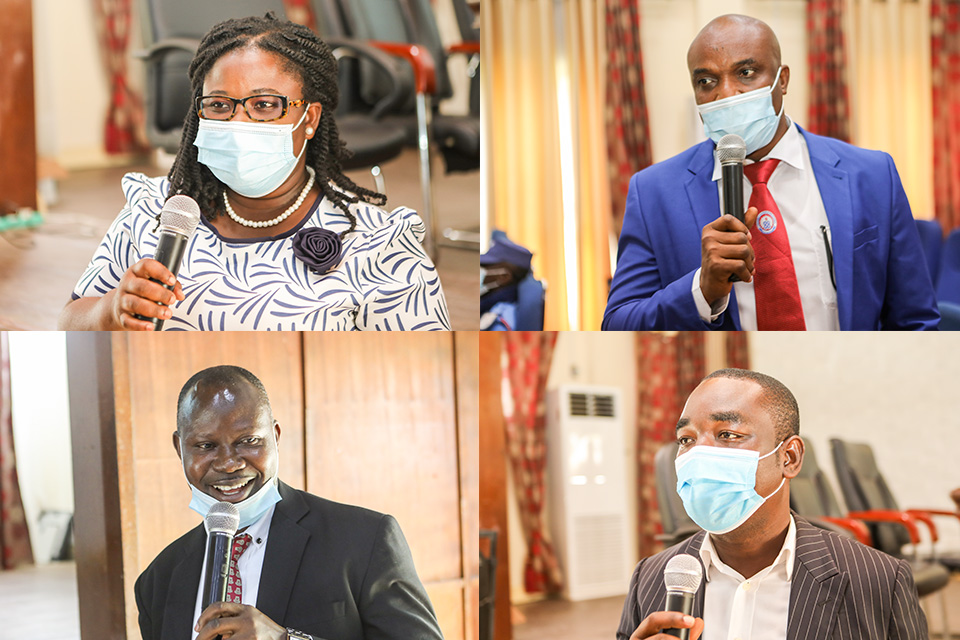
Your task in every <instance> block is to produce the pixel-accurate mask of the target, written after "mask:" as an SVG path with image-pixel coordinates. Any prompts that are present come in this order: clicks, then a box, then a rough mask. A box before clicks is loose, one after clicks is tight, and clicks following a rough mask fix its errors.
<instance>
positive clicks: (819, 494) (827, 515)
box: [790, 442, 950, 597]
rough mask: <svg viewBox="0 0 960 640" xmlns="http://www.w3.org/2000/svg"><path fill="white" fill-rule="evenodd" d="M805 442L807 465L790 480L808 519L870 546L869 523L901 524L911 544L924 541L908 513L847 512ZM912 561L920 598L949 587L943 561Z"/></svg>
mask: <svg viewBox="0 0 960 640" xmlns="http://www.w3.org/2000/svg"><path fill="white" fill-rule="evenodd" d="M804 444H805V447H804V452H803V466H802V467H801V468H800V473H799V474H798V475H797V477H795V478H794V479H793V480H791V481H790V508H791V509H793V510H794V511H796V512H797V513H798V514H799V515H801V516H803V517H804V518H808V519H812V518H816V519H819V520H822V521H825V522H828V523H831V524H834V525H837V526H839V527H843V528H844V529H846V530H848V531H849V532H850V533H852V534H853V535H854V536H855V537H856V539H857V540H858V541H859V542H862V543H863V544H865V545H868V546H874V544H873V537H872V536H871V534H870V530H869V528H868V527H867V525H866V524H865V522H886V523H900V524H902V525H903V527H904V528H905V529H906V531H907V533H908V534H909V535H910V536H911V538H910V541H911V543H913V544H914V545H916V544H918V543H919V542H920V537H919V531H917V529H916V527H915V526H911V523H912V522H913V521H914V520H915V519H914V518H912V517H911V516H909V515H907V514H904V513H900V512H896V511H887V510H870V511H860V512H858V513H849V514H846V515H845V514H844V512H843V511H842V510H841V508H840V505H839V503H838V502H837V498H836V494H835V493H834V491H833V487H832V486H831V485H830V482H829V480H828V479H827V476H826V475H825V474H824V473H823V470H822V469H821V468H820V465H819V464H818V463H817V456H816V454H815V452H814V450H813V446H812V445H811V444H810V443H809V442H805V443H804ZM914 548H916V547H914ZM884 551H886V549H884ZM888 553H889V552H888ZM908 560H910V562H911V564H910V568H911V569H912V570H913V580H914V582H915V583H916V585H917V592H918V593H919V594H920V597H924V596H926V595H929V594H932V593H934V592H936V591H940V590H941V589H943V588H944V587H946V586H947V583H948V582H949V580H950V573H949V572H948V571H947V570H946V569H945V568H944V567H943V566H941V565H940V564H939V563H935V562H928V561H925V560H918V559H913V560H911V559H909V558H908Z"/></svg>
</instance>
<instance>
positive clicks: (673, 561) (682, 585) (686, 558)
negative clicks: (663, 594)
mask: <svg viewBox="0 0 960 640" xmlns="http://www.w3.org/2000/svg"><path fill="white" fill-rule="evenodd" d="M701 580H703V567H702V566H700V561H699V560H697V559H696V558H694V557H693V556H691V555H687V554H686V553H680V554H677V555H675V556H673V557H672V558H670V561H669V562H667V566H666V568H665V569H664V570H663V583H664V584H665V585H666V587H667V591H684V592H686V593H696V592H697V589H699V588H700V581H701Z"/></svg>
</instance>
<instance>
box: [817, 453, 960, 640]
mask: <svg viewBox="0 0 960 640" xmlns="http://www.w3.org/2000/svg"><path fill="white" fill-rule="evenodd" d="M830 448H831V452H832V454H833V464H834V467H835V468H836V471H837V481H838V482H839V483H840V491H841V492H842V493H843V498H844V501H845V502H846V503H847V508H848V509H849V514H848V515H849V516H850V517H852V518H860V519H869V516H870V515H875V514H877V513H887V514H899V515H898V516H896V515H895V516H894V517H900V518H902V519H901V521H900V522H890V521H883V520H878V521H876V522H874V523H872V524H870V525H869V526H870V529H871V536H872V537H873V540H874V543H875V546H876V548H877V549H880V550H881V551H884V552H886V553H889V554H890V555H892V556H896V557H900V558H902V557H904V556H903V553H902V549H903V547H904V546H905V545H907V544H913V554H912V558H907V559H908V560H909V561H910V563H911V565H912V566H914V567H920V566H923V565H925V564H930V565H931V566H935V567H939V568H940V569H941V576H942V577H941V578H940V580H941V581H942V582H943V585H944V586H945V585H946V584H947V582H948V581H949V573H948V569H952V570H957V569H958V568H960V563H958V558H957V557H956V556H941V555H939V554H938V553H937V551H936V541H937V539H938V534H937V529H936V526H935V525H934V523H933V519H932V518H931V516H933V515H946V516H950V517H955V518H956V517H960V516H958V514H957V513H956V512H952V511H940V510H936V509H923V510H918V509H908V510H906V511H901V510H900V507H899V506H898V505H897V501H896V500H895V499H894V497H893V493H892V492H891V491H890V488H889V486H888V485H887V482H886V480H885V479H884V478H883V474H881V473H880V469H879V468H878V467H877V461H876V458H874V455H873V449H872V448H871V447H870V445H867V444H861V443H852V442H845V441H843V440H840V439H838V438H832V439H831V440H830ZM911 522H912V525H911ZM921 522H922V523H923V524H924V525H926V527H927V529H928V530H929V532H930V537H931V540H932V541H933V548H934V552H933V555H932V556H930V557H928V558H921V557H920V556H919V553H918V551H917V544H918V542H919V534H918V532H917V529H918V527H917V523H921ZM916 574H917V569H916V568H915V569H914V575H916ZM917 588H918V591H919V590H920V583H919V581H918V583H917ZM921 595H923V594H922V593H921ZM940 595H941V603H942V607H943V629H944V634H945V636H946V637H949V634H950V632H949V625H948V622H947V615H946V599H945V597H944V594H943V591H941V592H940Z"/></svg>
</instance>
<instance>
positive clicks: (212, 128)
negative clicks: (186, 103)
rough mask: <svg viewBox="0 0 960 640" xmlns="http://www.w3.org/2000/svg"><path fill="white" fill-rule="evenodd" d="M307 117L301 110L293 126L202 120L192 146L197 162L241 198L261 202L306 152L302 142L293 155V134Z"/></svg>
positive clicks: (282, 180) (305, 145) (304, 144)
mask: <svg viewBox="0 0 960 640" xmlns="http://www.w3.org/2000/svg"><path fill="white" fill-rule="evenodd" d="M307 106H308V107H309V105H307ZM306 117H307V112H306V110H304V112H303V116H302V117H301V118H300V120H299V122H297V124H296V125H293V124H270V123H268V122H234V121H232V120H205V119H203V118H201V119H200V128H199V129H198V130H197V139H196V140H194V142H193V144H194V145H195V146H196V147H197V149H198V151H197V160H198V161H199V162H201V163H203V164H205V165H207V167H209V168H210V171H212V172H213V175H215V176H217V178H218V179H219V180H220V182H222V183H223V184H225V185H227V186H228V187H230V188H231V189H233V190H234V191H236V192H237V193H239V194H240V195H242V196H246V197H248V198H262V197H263V196H265V195H267V194H268V193H271V192H273V191H275V190H276V189H277V188H278V187H279V186H280V185H281V184H283V183H284V181H285V180H286V179H287V178H289V177H290V174H291V173H293V169H294V168H295V167H296V166H297V162H299V160H300V156H302V155H303V152H304V150H305V149H306V148H307V142H306V141H304V143H303V147H302V148H301V149H300V153H299V154H296V155H294V153H293V132H294V130H295V129H297V128H298V127H299V126H300V124H301V123H303V120H304V118H306Z"/></svg>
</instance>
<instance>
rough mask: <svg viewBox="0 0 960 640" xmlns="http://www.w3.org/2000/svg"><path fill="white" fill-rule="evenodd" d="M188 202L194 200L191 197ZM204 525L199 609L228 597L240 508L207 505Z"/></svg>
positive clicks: (219, 503)
mask: <svg viewBox="0 0 960 640" xmlns="http://www.w3.org/2000/svg"><path fill="white" fill-rule="evenodd" d="M191 202H193V201H192V200H191ZM203 526H204V528H205V529H206V530H207V559H206V562H205V567H204V578H203V598H202V599H201V603H200V611H203V610H204V609H206V608H207V607H208V606H210V604H211V603H213V602H223V601H224V600H226V599H227V574H228V573H229V572H230V550H231V547H232V546H233V536H234V535H236V533H237V527H239V526H240V511H239V510H238V509H237V508H236V507H235V506H234V505H232V504H230V503H229V502H218V503H217V504H215V505H213V506H212V507H210V511H208V512H207V515H206V517H205V518H204V519H203Z"/></svg>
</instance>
